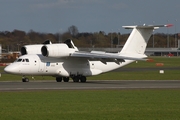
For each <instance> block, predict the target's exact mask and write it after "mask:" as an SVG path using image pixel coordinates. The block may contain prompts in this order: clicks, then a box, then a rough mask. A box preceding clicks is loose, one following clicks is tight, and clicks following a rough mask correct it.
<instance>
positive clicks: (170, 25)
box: [165, 24, 173, 27]
mask: <svg viewBox="0 0 180 120" xmlns="http://www.w3.org/2000/svg"><path fill="white" fill-rule="evenodd" d="M172 26H173V24H166V25H165V27H172Z"/></svg>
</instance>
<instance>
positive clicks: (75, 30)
mask: <svg viewBox="0 0 180 120" xmlns="http://www.w3.org/2000/svg"><path fill="white" fill-rule="evenodd" d="M68 32H69V33H70V34H71V35H72V36H73V37H75V36H76V35H77V34H78V33H79V32H78V28H77V27H76V26H74V25H72V26H70V27H69V28H68Z"/></svg>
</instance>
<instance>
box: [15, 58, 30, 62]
mask: <svg viewBox="0 0 180 120" xmlns="http://www.w3.org/2000/svg"><path fill="white" fill-rule="evenodd" d="M16 62H29V59H27V58H26V59H21V58H20V59H17V60H16Z"/></svg>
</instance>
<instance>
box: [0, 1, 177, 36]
mask: <svg viewBox="0 0 180 120" xmlns="http://www.w3.org/2000/svg"><path fill="white" fill-rule="evenodd" d="M179 11H180V0H0V31H13V30H14V29H18V30H23V31H26V32H28V31H29V30H34V31H37V32H46V33H57V32H65V31H67V29H68V27H70V26H71V25H75V26H76V27H77V28H78V30H79V32H98V31H104V32H106V33H108V32H111V31H113V32H118V31H120V32H121V33H128V32H129V30H124V29H123V28H122V26H123V25H134V24H144V23H145V24H167V23H172V24H174V27H172V28H170V29H169V30H167V28H163V29H161V30H158V32H164V33H167V32H169V33H175V32H180V12H179Z"/></svg>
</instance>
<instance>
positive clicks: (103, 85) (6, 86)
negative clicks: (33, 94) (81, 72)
mask: <svg viewBox="0 0 180 120" xmlns="http://www.w3.org/2000/svg"><path fill="white" fill-rule="evenodd" d="M167 88H168V89H180V80H116V81H114V80H112V81H111V80H104V81H102V80H97V81H96V80H93V81H91V80H89V81H87V82H86V83H74V82H68V83H65V82H55V81H30V82H27V83H23V82H0V91H23V90H86V89H87V90H93V89H102V90H104V89H167Z"/></svg>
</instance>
